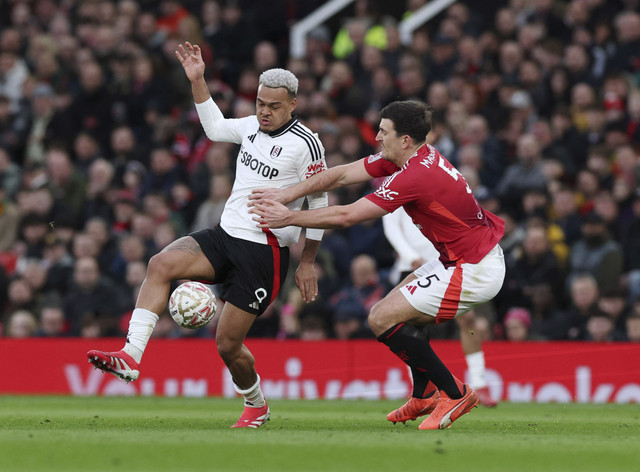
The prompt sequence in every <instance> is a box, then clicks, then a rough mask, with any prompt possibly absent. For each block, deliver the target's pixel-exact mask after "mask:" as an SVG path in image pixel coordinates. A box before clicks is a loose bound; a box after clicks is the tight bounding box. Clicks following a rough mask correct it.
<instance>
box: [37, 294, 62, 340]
mask: <svg viewBox="0 0 640 472" xmlns="http://www.w3.org/2000/svg"><path fill="white" fill-rule="evenodd" d="M65 335H66V320H65V317H64V310H63V309H62V305H61V303H59V302H58V303H56V302H52V303H46V304H45V305H43V307H42V309H41V310H40V319H39V322H38V330H37V331H36V332H35V333H34V336H39V337H62V336H65Z"/></svg>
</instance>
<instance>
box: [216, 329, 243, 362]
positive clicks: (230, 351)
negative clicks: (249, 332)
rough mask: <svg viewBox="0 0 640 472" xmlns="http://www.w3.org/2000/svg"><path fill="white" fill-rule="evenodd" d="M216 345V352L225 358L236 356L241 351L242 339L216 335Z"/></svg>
mask: <svg viewBox="0 0 640 472" xmlns="http://www.w3.org/2000/svg"><path fill="white" fill-rule="evenodd" d="M216 346H217V347H218V354H220V357H222V358H223V359H225V360H227V359H233V358H234V357H237V356H238V355H239V354H240V352H241V351H242V341H237V340H235V339H233V338H229V337H227V336H220V335H218V336H216Z"/></svg>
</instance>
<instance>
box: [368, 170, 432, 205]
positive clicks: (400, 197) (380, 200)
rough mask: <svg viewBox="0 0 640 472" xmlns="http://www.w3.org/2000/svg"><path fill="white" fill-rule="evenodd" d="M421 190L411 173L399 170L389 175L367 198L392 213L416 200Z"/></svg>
mask: <svg viewBox="0 0 640 472" xmlns="http://www.w3.org/2000/svg"><path fill="white" fill-rule="evenodd" d="M419 191H420V188H419V186H418V187H417V186H416V182H415V179H414V178H412V177H411V175H410V173H408V172H404V171H403V170H399V171H397V172H395V173H394V174H392V175H390V176H389V177H387V178H386V179H385V181H384V182H383V183H382V185H380V187H378V189H377V190H376V191H375V192H373V193H371V194H369V195H367V196H366V198H367V199H368V200H370V201H371V202H373V203H375V204H376V205H378V206H379V207H380V208H382V209H384V210H386V211H388V212H389V213H391V212H393V211H394V210H396V209H398V208H400V207H401V206H403V205H406V204H408V203H409V202H412V201H414V200H415V199H416V198H417V195H418V192H419Z"/></svg>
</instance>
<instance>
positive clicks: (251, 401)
mask: <svg viewBox="0 0 640 472" xmlns="http://www.w3.org/2000/svg"><path fill="white" fill-rule="evenodd" d="M256 375H257V374H256ZM233 388H235V389H236V392H238V393H239V394H240V395H242V396H243V397H244V405H245V406H250V407H253V408H261V407H263V406H264V395H263V394H262V389H261V388H260V376H259V375H258V380H256V383H255V384H253V386H251V387H249V388H248V389H246V390H242V389H241V388H240V387H238V386H237V385H236V384H235V382H234V384H233Z"/></svg>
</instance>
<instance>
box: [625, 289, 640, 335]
mask: <svg viewBox="0 0 640 472" xmlns="http://www.w3.org/2000/svg"><path fill="white" fill-rule="evenodd" d="M625 328H626V335H627V340H628V341H631V342H634V343H637V342H640V300H637V301H636V302H635V308H634V310H633V311H632V313H631V314H630V315H629V317H628V318H627V321H626V323H625Z"/></svg>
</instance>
